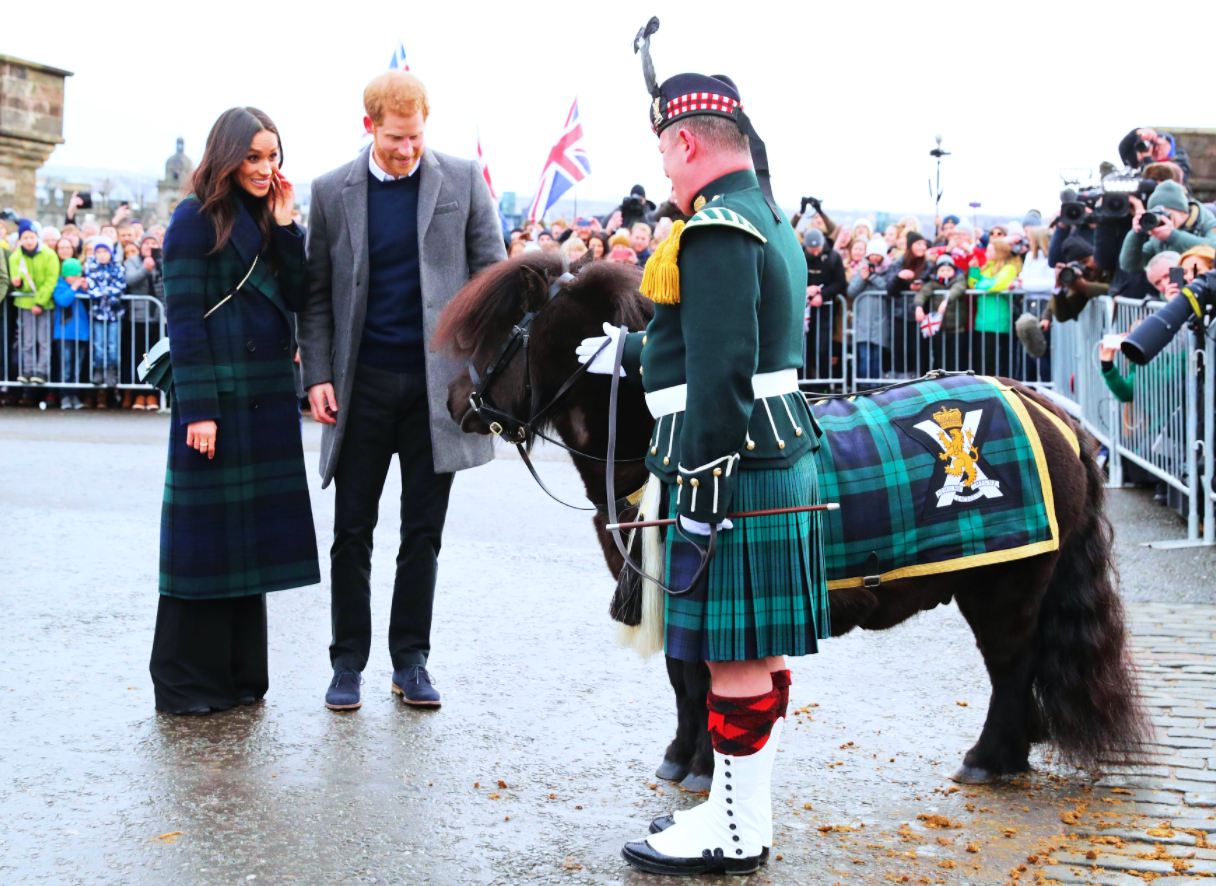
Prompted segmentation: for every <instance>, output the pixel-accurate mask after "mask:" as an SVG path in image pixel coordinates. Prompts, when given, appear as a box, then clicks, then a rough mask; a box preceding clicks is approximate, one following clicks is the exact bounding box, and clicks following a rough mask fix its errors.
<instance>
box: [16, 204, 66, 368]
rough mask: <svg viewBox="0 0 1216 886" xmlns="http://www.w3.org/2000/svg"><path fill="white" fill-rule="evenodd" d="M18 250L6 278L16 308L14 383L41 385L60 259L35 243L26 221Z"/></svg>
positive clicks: (47, 358)
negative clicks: (15, 365) (16, 356)
mask: <svg viewBox="0 0 1216 886" xmlns="http://www.w3.org/2000/svg"><path fill="white" fill-rule="evenodd" d="M17 231H18V238H17V248H16V249H14V250H12V253H11V254H10V255H9V257H8V274H9V279H10V286H11V287H12V291H13V295H14V301H15V302H16V304H17V340H18V358H17V381H18V382H19V383H20V384H23V385H24V384H32V385H42V384H46V382H47V380H48V379H50V377H51V311H52V310H53V309H54V307H55V284H56V283H58V282H59V257H58V256H57V255H55V252H54V250H52V249H48V248H47V247H46V246H43V245H42V244H41V243H39V242H38V232H37V231H36V230H34V223H33V222H32V221H30V220H29V219H28V218H23V219H21V221H20V222H18V224H17Z"/></svg>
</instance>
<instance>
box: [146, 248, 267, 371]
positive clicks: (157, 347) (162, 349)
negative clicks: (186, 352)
mask: <svg viewBox="0 0 1216 886" xmlns="http://www.w3.org/2000/svg"><path fill="white" fill-rule="evenodd" d="M257 266H258V257H257V256H254V257H253V264H251V265H250V266H249V271H248V272H247V273H246V274H245V276H244V277H243V278H242V279H241V282H240V283H238V284H236V286H234V287H233V288H232V291H231V292H229V293H228V294H227V295H225V296H224V297H223V298H222V299H220V301H219V304H217V305H216V306H215V307H213V308H212V309H211V310H210V311H208V312H207V313H205V314H203V319H204V320H206V319H207V318H208V317H210V316H211V315H212V314H214V313H215V312H216V311H218V310H219V309H220V305H222V304H224V302H226V301H228V300H229V299H230V298H232V297H233V296H234V295H236V294H237V293H238V292H240V291H241V287H242V286H244V285H245V282H246V281H247V280H248V279H249V276H250V274H252V273H253V269H254V268H256V267H257ZM136 374H137V375H138V376H139V380H140V382H141V383H142V384H145V385H152V387H154V388H157V389H159V390H161V391H164V392H165V393H166V394H168V393H169V392H170V391H171V390H172V389H173V363H172V361H171V360H170V357H169V336H167V335H166V336H165V337H164V338H162V339H161V340H160V341H158V342H157V343H156V344H154V345H153V346H152V347H151V348H150V349H149V350H148V353H146V354H144V358H143V360H141V361H140V363H139V366H138V367H136Z"/></svg>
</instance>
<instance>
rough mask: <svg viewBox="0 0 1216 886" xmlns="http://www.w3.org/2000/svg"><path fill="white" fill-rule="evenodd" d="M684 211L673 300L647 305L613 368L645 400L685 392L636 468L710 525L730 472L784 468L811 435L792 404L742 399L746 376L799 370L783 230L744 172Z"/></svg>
mask: <svg viewBox="0 0 1216 886" xmlns="http://www.w3.org/2000/svg"><path fill="white" fill-rule="evenodd" d="M693 206H694V208H695V209H696V213H695V214H694V215H693V217H692V218H691V219H690V220H689V221H688V223H687V224H686V225H685V226H684V227H683V230H682V231H680V232H679V235H678V240H677V241H676V246H677V248H678V268H679V277H678V279H679V283H678V290H677V292H678V295H677V296H676V297H675V300H674V302H673V300H672V297H671V294H670V293H666V296H667V297H664V294H659V293H656V294H654V295H652V296H651V297H652V298H654V300H655V311H654V318H653V319H652V320H651V322H650V324H649V326H647V328H646V331H645V333H633V334H631V335H629V336H628V338H627V339H626V344H625V354H624V362H623V365H624V368H625V378H626V380H627V381H630V382H632V383H634V384H638V385H641V386H643V387H644V388H645V390H646V391H647V392H648V393H650V392H654V391H658V390H661V389H664V388H673V387H677V386H680V385H687V401H686V402H687V406H686V409H685V411H683V412H677V413H675V414H673V415H665V416H662V417H661V418H659V419H658V420H657V421H656V423H655V429H654V432H653V434H652V439H651V445H650V450H649V452H648V454H647V459H646V464H647V467H649V468H650V471H651V473H653V474H655V475H657V476H658V477H659V478H660V479H661V480H663V482H664V483H668V484H677V483H678V484H679V485H681V486H682V487H683V489H682V490H681V495H680V496H679V510H680V513H682V514H684V515H685V516H687V517H688V518H690V519H693V520H697V521H700V522H703V523H712V522H718V521H720V520H721V519H722V518H723V517H724V516H725V515H726V514H727V513H729V512H730V510H731V508H730V504H731V499H732V497H733V494H734V489H735V485H736V483H737V482H738V479H739V472H740V471H760V470H778V469H783V468H792V467H793V466H794V464H795V463H796V462H797V461H798V460H799V459H800V458H802V456H804V455H806V454H807V453H808V452H810V451H813V450H815V449H817V448H818V445H819V434H818V428H817V427H816V425H815V421H814V419H813V418H812V417H811V414H810V412H809V410H808V409H807V407H806V402H805V401H804V400H803V398H802V396H801V395H800V394H796V393H792V394H787V395H785V396H782V397H768V398H765V399H764V400H757V399H755V394H754V392H753V388H752V377H753V376H755V375H757V374H761V373H770V372H777V371H779V370H783V369H794V368H797V367H799V366H801V365H802V324H803V312H804V306H805V301H806V260H805V259H804V258H803V255H802V247H801V246H800V245H799V243H798V237H797V235H796V234H795V233H794V229H793V228H792V227H791V226H790V224H789V223H788V222H787V221H785V220H784V219H776V218H774V217H773V212H772V210H770V209H769V206H768V204H767V202H766V201H765V199H764V194H763V193H762V192H761V190H760V186H759V182H758V181H757V180H756V174H755V173H754V172H752V171H751V170H750V169H749V170H741V171H738V172H732V173H728V174H727V175H724V176H722V177H721V178H718V179H715V180H714V181H712V182H710V183H709V184H707V185H706V186H705V187H704V188H702V189H701V192H700V194H699V195H698V197H697V199H696V201H694V203H693ZM673 236H674V235H673ZM663 245H664V246H665V245H667V244H663ZM659 249H660V250H662V249H663V246H660V247H659ZM656 259H661V256H660V255H659V253H658V252H656V255H654V256H652V257H651V258H650V260H649V262H648V264H647V276H648V277H650V275H651V273H652V271H651V268H650V263H655V262H656ZM655 273H656V274H657V273H661V271H658V270H656V271H655ZM647 288H648V286H647V281H644V282H643V291H647ZM728 464H730V465H731V469H730V470H727V469H726V466H727V465H728ZM693 485H696V486H697V487H698V494H697V495H696V496H693V495H690V494H689V491H690V488H691V487H692V486H693ZM715 489H716V493H717V494H716V495H715V494H714V491H715ZM715 499H716V504H715ZM694 500H695V504H694Z"/></svg>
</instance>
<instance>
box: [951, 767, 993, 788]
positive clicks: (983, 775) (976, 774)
mask: <svg viewBox="0 0 1216 886" xmlns="http://www.w3.org/2000/svg"><path fill="white" fill-rule="evenodd" d="M950 780H951V781H957V782H958V783H959V784H988V783H989V782H993V781H996V780H997V776H996V775H994V774H993V773H991V772H989V771H988V770H987V769H981V768H980V767H978V766H970V765H968V764H966V763H964V764H963V765H962V766H960V767H959V770H958V772H956V773H954V774H953V775H952V776H950Z"/></svg>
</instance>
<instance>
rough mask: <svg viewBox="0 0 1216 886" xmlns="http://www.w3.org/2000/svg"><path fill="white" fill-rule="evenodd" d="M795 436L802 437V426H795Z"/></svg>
mask: <svg viewBox="0 0 1216 886" xmlns="http://www.w3.org/2000/svg"><path fill="white" fill-rule="evenodd" d="M794 436H795V437H801V436H802V428H794Z"/></svg>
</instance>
